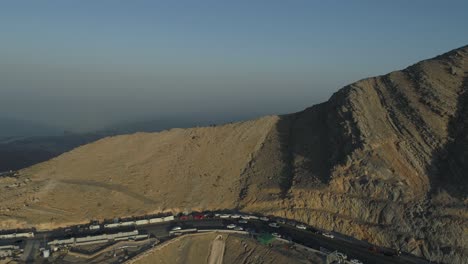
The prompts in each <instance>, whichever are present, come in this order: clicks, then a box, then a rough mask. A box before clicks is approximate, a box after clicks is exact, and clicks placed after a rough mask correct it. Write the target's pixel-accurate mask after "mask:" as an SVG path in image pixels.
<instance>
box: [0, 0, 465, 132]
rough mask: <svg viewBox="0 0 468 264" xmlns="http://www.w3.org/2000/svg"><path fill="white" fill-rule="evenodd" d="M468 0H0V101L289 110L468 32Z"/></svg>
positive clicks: (55, 106)
mask: <svg viewBox="0 0 468 264" xmlns="http://www.w3.org/2000/svg"><path fill="white" fill-rule="evenodd" d="M467 11H468V1H385V2H384V1H311V0H309V1H307V0H303V1H301V0H297V1H295V0H291V1H274V0H268V1H267V0H265V1H255V0H249V1H219V0H218V1H214V0H213V1H201V0H199V1H156V0H153V1H139V0H132V1H118V0H113V1H110V0H109V1H98V0H93V1H91V0H89V1H85V0H79V1H71V0H57V1H33V0H31V1H21V0H12V1H2V2H1V3H0V32H1V34H0V113H2V114H3V115H5V116H9V117H13V118H20V119H30V120H35V121H39V122H44V123H48V124H55V125H56V126H60V127H64V128H67V129H76V130H89V129H95V128H98V127H100V126H104V125H107V124H109V123H114V122H117V121H122V120H131V119H134V118H154V119H157V118H160V117H167V116H174V115H206V114H207V113H210V114H212V115H213V114H215V115H219V116H222V115H226V116H229V115H236V114H239V115H247V116H248V115H252V116H255V115H261V114H267V113H271V114H276V113H287V112H293V111H299V110H301V109H303V108H305V107H308V106H310V105H313V104H315V103H319V102H321V101H324V100H326V99H327V98H328V97H329V96H330V95H331V94H332V93H333V92H335V91H336V90H338V89H339V88H341V87H342V86H344V85H346V84H348V83H350V82H353V81H356V80H358V79H362V78H365V77H369V76H372V75H378V74H384V73H387V72H389V71H392V70H397V69H401V68H404V67H406V66H408V65H410V64H412V63H415V62H417V61H419V60H421V59H425V58H430V57H433V56H435V55H438V54H440V53H443V52H446V51H448V50H451V49H454V48H457V47H460V46H463V45H466V44H468V14H467Z"/></svg>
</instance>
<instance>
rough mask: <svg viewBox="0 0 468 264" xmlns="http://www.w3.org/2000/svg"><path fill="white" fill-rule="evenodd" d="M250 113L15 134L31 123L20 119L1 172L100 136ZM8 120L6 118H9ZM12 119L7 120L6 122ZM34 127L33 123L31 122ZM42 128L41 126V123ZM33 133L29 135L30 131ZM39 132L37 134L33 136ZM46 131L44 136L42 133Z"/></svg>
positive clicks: (4, 141)
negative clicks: (75, 131)
mask: <svg viewBox="0 0 468 264" xmlns="http://www.w3.org/2000/svg"><path fill="white" fill-rule="evenodd" d="M246 118H247V117H246V116H242V115H237V116H222V117H211V118H209V117H194V118H183V117H180V118H166V119H157V120H151V119H150V118H148V120H140V121H135V122H121V123H118V124H115V125H112V126H109V127H107V128H105V129H102V130H99V131H96V132H91V133H63V132H62V133H59V132H57V130H53V129H52V128H49V129H47V127H46V126H44V127H43V129H37V130H36V131H37V132H36V133H26V131H25V132H24V133H19V132H18V134H15V135H14V136H11V135H12V134H11V133H13V131H23V130H22V129H26V128H27V127H28V125H27V123H25V122H23V123H22V122H19V121H18V122H15V121H10V122H9V124H13V123H18V124H20V123H21V124H23V125H22V126H20V125H17V126H16V128H17V129H16V130H14V129H13V126H12V127H11V128H10V130H9V131H10V132H8V133H4V135H10V136H6V137H3V138H0V172H1V171H7V170H18V169H22V168H26V167H29V166H32V165H34V164H36V163H39V162H43V161H46V160H49V159H51V158H54V157H56V156H58V155H60V154H62V153H64V152H67V151H70V150H72V149H74V148H76V147H79V146H81V145H84V144H88V143H91V142H93V141H96V140H98V139H101V138H104V137H108V136H116V135H123V134H133V133H136V132H158V131H163V130H166V129H171V128H187V127H193V126H208V125H214V124H219V123H226V122H228V121H229V122H230V121H237V120H242V119H246ZM5 120H6V119H5ZM7 123H8V122H6V121H5V122H4V124H5V125H6V124H7ZM29 127H30V128H32V126H29ZM37 127H38V128H40V127H41V126H39V125H37ZM28 134H29V135H28ZM32 134H35V136H31V135H32ZM41 134H43V135H42V136H40V135H41Z"/></svg>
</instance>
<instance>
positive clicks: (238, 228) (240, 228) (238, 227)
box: [234, 226, 244, 231]
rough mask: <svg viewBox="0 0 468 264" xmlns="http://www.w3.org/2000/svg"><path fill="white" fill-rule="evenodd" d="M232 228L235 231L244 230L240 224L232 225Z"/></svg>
mask: <svg viewBox="0 0 468 264" xmlns="http://www.w3.org/2000/svg"><path fill="white" fill-rule="evenodd" d="M234 230H236V231H244V228H243V227H241V226H236V227H234Z"/></svg>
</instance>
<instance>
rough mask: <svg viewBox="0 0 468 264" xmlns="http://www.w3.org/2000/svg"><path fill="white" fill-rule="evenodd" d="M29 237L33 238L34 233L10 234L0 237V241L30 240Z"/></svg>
mask: <svg viewBox="0 0 468 264" xmlns="http://www.w3.org/2000/svg"><path fill="white" fill-rule="evenodd" d="M31 237H34V232H23V233H10V234H1V235H0V239H14V238H31Z"/></svg>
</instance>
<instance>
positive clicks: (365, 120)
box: [0, 46, 468, 263]
mask: <svg viewBox="0 0 468 264" xmlns="http://www.w3.org/2000/svg"><path fill="white" fill-rule="evenodd" d="M467 135H468V46H465V47H462V48H459V49H456V50H453V51H450V52H448V53H446V54H443V55H440V56H437V57H435V58H433V59H430V60H426V61H422V62H419V63H417V64H415V65H412V66H410V67H408V68H406V69H404V70H402V71H396V72H392V73H389V74H387V75H384V76H378V77H373V78H368V79H365V80H361V81H358V82H356V83H353V84H351V85H348V86H346V87H344V88H342V89H341V90H339V91H338V92H337V93H335V94H334V95H333V96H332V97H331V98H330V99H329V100H328V101H327V102H325V103H322V104H319V105H315V106H312V107H310V108H308V109H306V110H304V111H302V112H299V113H294V114H290V115H285V116H268V117H264V118H260V119H257V120H252V121H247V122H242V123H234V124H227V125H223V126H216V127H204V128H191V129H172V130H169V131H163V132H160V133H137V134H133V135H124V136H115V137H108V138H105V139H101V140H99V141H97V142H94V143H92V144H88V145H85V146H82V147H79V148H76V149H74V150H73V151H70V152H68V153H65V154H63V155H61V156H59V157H57V158H54V159H52V160H49V161H47V162H44V163H41V164H38V165H35V166H32V167H30V168H27V169H25V170H22V171H21V172H20V176H19V177H17V178H2V179H0V188H2V190H3V191H2V192H1V194H0V196H1V199H0V223H1V225H2V227H3V228H12V227H20V226H22V227H24V226H37V227H39V228H50V227H54V226H58V225H66V224H70V223H78V222H88V221H89V220H90V219H102V218H113V217H119V216H131V215H141V214H146V213H154V212H162V211H173V212H181V211H186V210H208V209H211V210H213V209H238V210H241V211H245V212H259V213H262V214H272V215H278V216H283V217H287V218H294V219H297V220H300V221H302V222H307V223H309V224H310V225H313V226H316V227H319V228H323V229H328V230H335V231H337V232H341V233H344V234H348V235H350V236H353V237H356V238H359V239H364V240H368V241H369V242H371V243H375V244H379V245H383V246H387V247H392V248H401V249H402V250H403V251H407V252H411V253H413V254H416V255H420V256H423V257H425V258H427V259H430V260H433V261H437V262H444V263H463V262H464V261H465V260H466V259H468V221H467V220H468V210H467V209H468V198H467V196H468V178H467V176H466V174H467V173H468V165H467V164H468V144H467V143H468V137H467Z"/></svg>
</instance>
